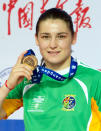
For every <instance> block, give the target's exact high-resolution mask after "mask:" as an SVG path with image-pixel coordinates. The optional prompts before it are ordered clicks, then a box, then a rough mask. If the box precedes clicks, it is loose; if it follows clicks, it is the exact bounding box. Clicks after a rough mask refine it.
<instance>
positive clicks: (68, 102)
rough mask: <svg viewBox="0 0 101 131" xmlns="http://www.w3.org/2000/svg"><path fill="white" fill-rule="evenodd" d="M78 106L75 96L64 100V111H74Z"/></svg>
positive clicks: (66, 97) (68, 96) (69, 96)
mask: <svg viewBox="0 0 101 131" xmlns="http://www.w3.org/2000/svg"><path fill="white" fill-rule="evenodd" d="M75 105H76V101H75V96H74V95H67V96H65V98H64V100H63V108H62V110H64V111H74V107H75Z"/></svg>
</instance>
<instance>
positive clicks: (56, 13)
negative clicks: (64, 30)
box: [36, 8, 74, 36]
mask: <svg viewBox="0 0 101 131" xmlns="http://www.w3.org/2000/svg"><path fill="white" fill-rule="evenodd" d="M47 19H61V20H63V21H64V22H66V24H67V26H68V27H69V29H70V31H71V33H72V35H74V29H73V22H72V18H71V16H70V15H69V14H68V13H67V12H65V11H64V10H61V9H59V8H51V9H48V10H46V11H45V12H44V13H43V14H41V15H40V17H39V19H38V22H37V24H36V35H37V36H38V32H39V26H40V23H41V22H42V21H44V20H47Z"/></svg>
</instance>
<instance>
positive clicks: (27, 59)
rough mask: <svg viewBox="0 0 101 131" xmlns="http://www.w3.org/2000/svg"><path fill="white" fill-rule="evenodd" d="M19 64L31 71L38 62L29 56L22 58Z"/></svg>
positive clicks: (32, 56)
mask: <svg viewBox="0 0 101 131" xmlns="http://www.w3.org/2000/svg"><path fill="white" fill-rule="evenodd" d="M21 63H22V64H25V65H27V66H28V67H29V68H31V70H34V69H35V68H36V67H37V65H38V60H37V58H36V57H35V56H34V55H32V54H30V55H26V56H24V57H23V59H22V62H21Z"/></svg>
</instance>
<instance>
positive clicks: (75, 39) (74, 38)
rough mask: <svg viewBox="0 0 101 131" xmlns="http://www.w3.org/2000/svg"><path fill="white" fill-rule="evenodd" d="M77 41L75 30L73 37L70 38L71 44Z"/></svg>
mask: <svg viewBox="0 0 101 131" xmlns="http://www.w3.org/2000/svg"><path fill="white" fill-rule="evenodd" d="M76 41H77V32H74V35H73V39H72V45H74V44H75V43H76Z"/></svg>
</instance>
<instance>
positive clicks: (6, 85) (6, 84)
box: [4, 80, 12, 91]
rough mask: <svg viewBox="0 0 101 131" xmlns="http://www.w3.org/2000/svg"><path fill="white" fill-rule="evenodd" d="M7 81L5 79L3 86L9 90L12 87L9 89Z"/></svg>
mask: <svg viewBox="0 0 101 131" xmlns="http://www.w3.org/2000/svg"><path fill="white" fill-rule="evenodd" d="M7 82H8V81H7V80H6V81H5V84H4V85H5V87H6V88H7V89H8V90H9V91H11V90H12V89H10V87H9V85H8V83H7Z"/></svg>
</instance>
